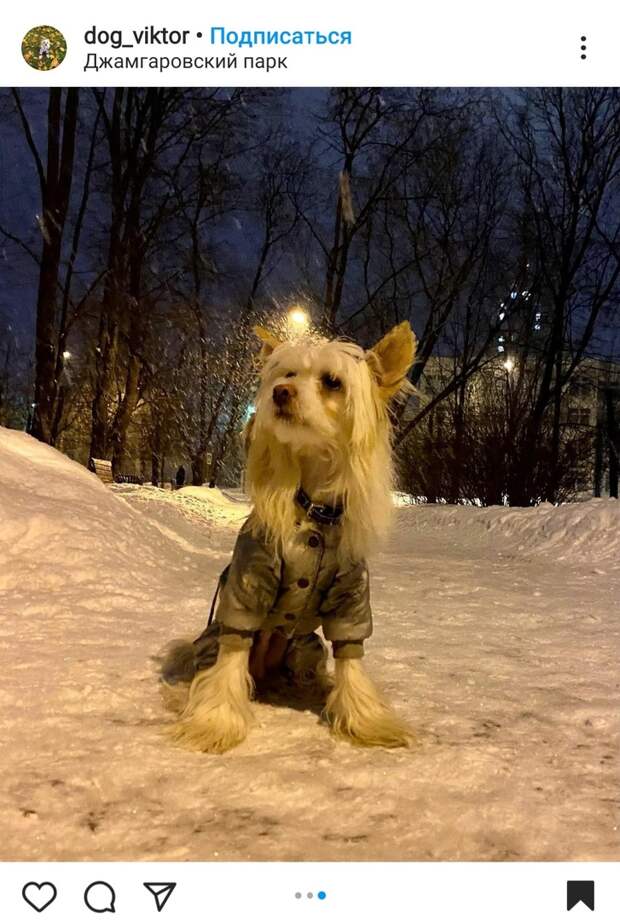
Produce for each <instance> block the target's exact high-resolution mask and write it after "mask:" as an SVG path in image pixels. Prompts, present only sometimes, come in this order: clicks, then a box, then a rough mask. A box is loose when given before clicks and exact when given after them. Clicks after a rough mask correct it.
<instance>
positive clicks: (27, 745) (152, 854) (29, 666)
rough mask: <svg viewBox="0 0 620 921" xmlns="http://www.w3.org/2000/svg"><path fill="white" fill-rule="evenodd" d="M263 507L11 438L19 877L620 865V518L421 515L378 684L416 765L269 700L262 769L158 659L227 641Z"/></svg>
mask: <svg viewBox="0 0 620 921" xmlns="http://www.w3.org/2000/svg"><path fill="white" fill-rule="evenodd" d="M246 512H247V507H246V506H245V505H244V503H243V502H242V501H240V499H239V496H238V495H226V494H223V493H220V492H219V491H214V490H208V489H199V490H196V489H194V488H187V489H185V490H182V491H180V492H178V493H170V492H167V493H166V492H163V491H160V490H155V489H152V488H149V487H119V488H112V489H110V488H106V487H104V486H103V485H102V484H100V483H99V482H98V481H97V479H96V478H95V477H94V476H93V475H92V474H90V473H88V472H87V471H86V470H85V469H84V468H82V467H80V466H78V465H77V464H75V463H73V462H71V461H69V460H68V459H67V458H65V457H63V456H62V455H60V454H58V453H57V452H55V451H54V450H52V449H51V448H47V447H45V446H43V445H40V444H38V443H36V442H34V441H33V440H32V439H30V438H29V437H28V436H26V435H24V434H21V433H17V432H11V431H8V430H6V429H2V428H0V610H1V619H0V674H1V676H2V677H1V679H0V719H1V728H0V733H1V738H2V774H1V779H0V859H5V860H7V859H8V860H10V859H20V860H28V859H30V860H32V859H51V860H55V859H56V860H57V859H60V860H79V859H98V860H108V859H110V860H112V859H114V860H132V859H145V860H158V859H161V860H175V859H180V860H218V859H219V860H245V859H258V860H271V859H279V860H310V859H311V860H332V859H335V860H366V859H380V860H391V859H397V860H408V859H418V860H425V859H429V860H432V859H435V860H444V859H462V860H465V859H467V860H479V859H483V860H484V859H488V860H503V859H513V860H525V859H528V860H536V859H542V860H547V859H553V860H571V859H614V858H615V859H617V858H618V857H620V844H619V841H620V836H619V831H618V825H619V819H620V797H619V793H618V780H619V774H618V754H619V712H620V678H619V672H618V662H619V661H620V610H619V608H620V570H619V565H618V559H619V557H620V553H619V549H620V509H619V505H618V503H616V502H614V501H613V500H607V501H592V502H588V503H582V504H579V505H577V506H571V507H564V508H560V509H553V508H549V507H542V508H540V509H531V510H510V509H503V508H501V509H500V508H498V509H476V508H450V507H424V506H412V507H409V508H401V509H399V511H398V513H397V523H396V529H395V534H394V537H393V540H392V542H391V544H390V546H389V547H388V548H387V549H386V550H385V552H383V553H382V554H380V555H379V556H378V557H377V558H376V559H375V560H374V561H372V590H373V605H374V612H375V635H374V637H373V638H372V640H371V641H370V642H369V643H368V644H367V666H368V668H369V670H370V672H371V673H372V674H373V676H374V677H375V679H376V680H377V682H378V683H379V684H380V685H382V687H383V688H384V689H385V691H386V692H387V694H388V695H389V697H390V698H391V699H392V701H393V702H394V705H395V706H396V708H397V709H398V710H399V712H401V713H402V714H403V715H405V716H407V718H408V719H409V720H410V722H411V723H412V724H413V725H414V726H415V727H416V728H417V734H418V742H417V745H416V747H415V748H413V749H412V750H411V751H392V752H388V751H380V750H379V751H367V750H360V749H356V748H351V747H349V746H347V745H346V744H345V743H339V742H335V741H333V740H332V739H331V738H330V736H329V735H328V733H327V731H326V730H325V728H324V727H323V726H322V725H320V724H319V721H318V717H317V715H316V713H314V712H312V711H311V710H310V709H308V710H304V708H303V707H301V708H299V707H298V708H296V709H290V708H286V707H282V706H276V705H269V704H265V703H258V704H256V705H255V706H256V710H257V714H258V717H259V725H258V726H257V727H256V729H255V730H254V732H253V734H252V735H251V736H250V738H249V739H248V740H247V742H245V743H244V744H243V745H242V746H241V747H240V748H238V749H237V750H235V751H233V752H230V753H228V754H226V755H224V756H208V755H199V754H190V753H187V752H185V751H180V750H177V749H176V748H174V747H173V746H172V745H171V744H170V742H169V741H167V739H166V738H165V737H164V735H163V733H162V729H163V727H164V725H165V723H166V721H167V720H168V717H167V716H166V714H165V712H164V710H163V709H162V706H161V703H160V699H159V694H158V688H157V683H156V679H155V675H154V666H153V663H152V661H151V657H152V656H153V655H154V654H156V653H157V651H158V650H159V649H160V648H161V647H162V646H163V645H164V644H165V643H166V642H167V641H168V640H169V639H170V638H172V637H178V636H183V635H190V636H192V635H196V634H197V632H199V631H200V630H201V629H202V627H203V624H204V622H205V620H206V617H207V613H208V607H209V602H210V599H211V594H212V591H213V588H214V585H215V580H216V576H217V574H218V573H219V571H220V570H221V569H222V568H223V566H224V565H225V563H226V562H227V560H228V558H229V554H230V550H231V548H232V545H233V542H234V537H235V533H236V530H237V528H238V526H239V522H240V520H241V519H242V518H243V516H244V515H245V514H246Z"/></svg>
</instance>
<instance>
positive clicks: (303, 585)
mask: <svg viewBox="0 0 620 921" xmlns="http://www.w3.org/2000/svg"><path fill="white" fill-rule="evenodd" d="M297 585H298V586H299V587H300V588H308V586H309V585H310V583H309V582H308V580H307V579H300V580H299V581H298V583H297Z"/></svg>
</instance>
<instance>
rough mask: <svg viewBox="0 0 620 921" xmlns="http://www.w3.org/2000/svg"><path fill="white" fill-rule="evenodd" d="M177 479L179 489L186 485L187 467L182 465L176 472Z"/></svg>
mask: <svg viewBox="0 0 620 921" xmlns="http://www.w3.org/2000/svg"><path fill="white" fill-rule="evenodd" d="M175 481H176V484H177V489H182V488H183V487H184V486H185V467H184V466H183V465H181V466H180V467H179V469H178V470H177V472H176V476H175Z"/></svg>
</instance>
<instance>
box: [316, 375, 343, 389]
mask: <svg viewBox="0 0 620 921" xmlns="http://www.w3.org/2000/svg"><path fill="white" fill-rule="evenodd" d="M321 383H322V384H323V386H324V387H325V389H326V390H342V381H341V380H340V378H339V377H334V375H333V374H324V375H323V376H322V378H321Z"/></svg>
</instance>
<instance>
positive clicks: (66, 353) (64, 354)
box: [62, 351, 71, 361]
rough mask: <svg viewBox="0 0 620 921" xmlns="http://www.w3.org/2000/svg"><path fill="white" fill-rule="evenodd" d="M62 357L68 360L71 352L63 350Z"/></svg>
mask: <svg viewBox="0 0 620 921" xmlns="http://www.w3.org/2000/svg"><path fill="white" fill-rule="evenodd" d="M62 357H63V358H64V360H65V361H69V359H70V358H71V352H67V351H65V352H63V353H62Z"/></svg>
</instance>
